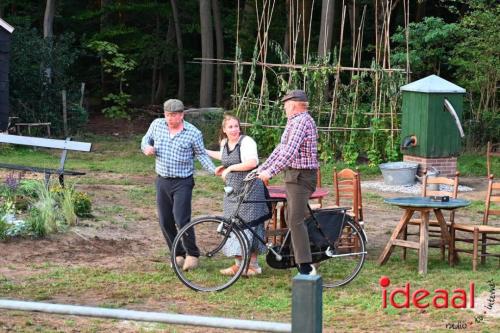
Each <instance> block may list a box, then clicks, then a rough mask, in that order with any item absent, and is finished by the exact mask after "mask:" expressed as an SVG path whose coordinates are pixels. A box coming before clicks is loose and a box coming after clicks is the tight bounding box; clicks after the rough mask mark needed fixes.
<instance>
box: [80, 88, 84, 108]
mask: <svg viewBox="0 0 500 333" xmlns="http://www.w3.org/2000/svg"><path fill="white" fill-rule="evenodd" d="M84 94H85V82H82V86H81V88H80V107H81V108H83V96H84Z"/></svg>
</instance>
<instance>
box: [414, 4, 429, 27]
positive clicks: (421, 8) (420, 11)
mask: <svg viewBox="0 0 500 333" xmlns="http://www.w3.org/2000/svg"><path fill="white" fill-rule="evenodd" d="M426 5H427V0H423V1H417V10H416V14H415V22H421V21H422V20H423V19H424V17H425V6H426Z"/></svg>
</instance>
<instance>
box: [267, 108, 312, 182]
mask: <svg viewBox="0 0 500 333" xmlns="http://www.w3.org/2000/svg"><path fill="white" fill-rule="evenodd" d="M285 168H292V169H312V170H315V169H317V168H318V135H317V130H316V124H315V123H314V120H313V118H312V117H311V115H310V114H309V113H308V112H302V113H299V114H296V115H293V116H292V117H290V118H288V121H287V123H286V127H285V131H284V132H283V135H282V136H281V142H280V144H279V145H278V146H276V148H274V150H273V152H272V153H271V156H269V157H268V159H267V160H266V162H265V163H264V164H262V166H261V167H260V168H259V172H262V171H267V172H268V173H269V175H270V176H271V177H273V176H275V175H276V174H278V173H280V172H281V171H283V170H284V169H285Z"/></svg>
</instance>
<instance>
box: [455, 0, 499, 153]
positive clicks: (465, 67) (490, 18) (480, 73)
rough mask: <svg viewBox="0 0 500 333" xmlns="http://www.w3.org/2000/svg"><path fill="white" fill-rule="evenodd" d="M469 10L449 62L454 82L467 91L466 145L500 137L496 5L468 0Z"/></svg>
mask: <svg viewBox="0 0 500 333" xmlns="http://www.w3.org/2000/svg"><path fill="white" fill-rule="evenodd" d="M467 6H468V7H469V11H468V12H467V13H466V14H465V15H464V16H463V17H462V19H461V20H460V22H459V26H460V28H461V29H462V38H461V39H460V41H459V43H457V45H456V47H455V49H454V52H453V58H452V61H451V63H452V64H453V66H454V67H455V69H456V77H457V79H458V83H459V84H460V85H461V86H463V87H464V88H466V89H467V91H468V92H469V93H470V95H471V99H470V105H469V108H467V109H466V110H465V117H466V119H469V122H466V126H465V127H466V130H467V133H468V134H469V138H468V144H469V147H470V146H478V145H484V144H485V143H486V141H488V140H493V141H494V140H496V139H497V138H498V137H500V115H499V113H498V100H497V95H498V87H497V85H498V82H499V81H500V57H499V54H500V43H499V41H500V31H499V29H498V22H499V21H500V6H498V4H497V3H495V2H489V1H477V0H474V1H468V2H467Z"/></svg>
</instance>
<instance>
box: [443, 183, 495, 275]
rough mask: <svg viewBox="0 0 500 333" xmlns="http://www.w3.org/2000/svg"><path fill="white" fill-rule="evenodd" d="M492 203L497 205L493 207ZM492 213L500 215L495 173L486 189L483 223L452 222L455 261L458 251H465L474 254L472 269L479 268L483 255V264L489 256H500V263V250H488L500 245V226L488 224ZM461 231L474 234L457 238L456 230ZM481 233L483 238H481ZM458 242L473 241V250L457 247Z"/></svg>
mask: <svg viewBox="0 0 500 333" xmlns="http://www.w3.org/2000/svg"><path fill="white" fill-rule="evenodd" d="M492 204H493V205H495V207H494V209H492ZM490 215H497V216H500V182H493V175H490V177H489V180H488V190H487V191H486V202H485V206H484V215H483V223H482V224H481V225H468V224H452V226H451V248H450V251H451V253H452V254H453V259H454V260H453V261H452V263H454V262H455V259H456V257H455V255H456V254H457V253H458V252H465V253H469V254H472V270H473V271H476V269H477V258H478V257H479V256H480V257H481V264H484V263H485V262H486V257H487V256H492V257H497V258H499V263H500V251H497V252H495V253H492V252H488V251H487V250H488V247H490V248H491V247H493V246H497V247H499V246H500V236H498V237H494V236H496V235H500V226H492V225H491V224H490V225H488V222H489V217H490ZM457 230H458V231H461V232H463V233H469V234H472V238H457V237H456V232H457ZM479 235H481V240H480V239H479ZM458 242H464V243H469V244H470V243H472V250H471V249H470V248H468V249H464V248H457V243H458ZM479 246H481V253H479Z"/></svg>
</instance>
